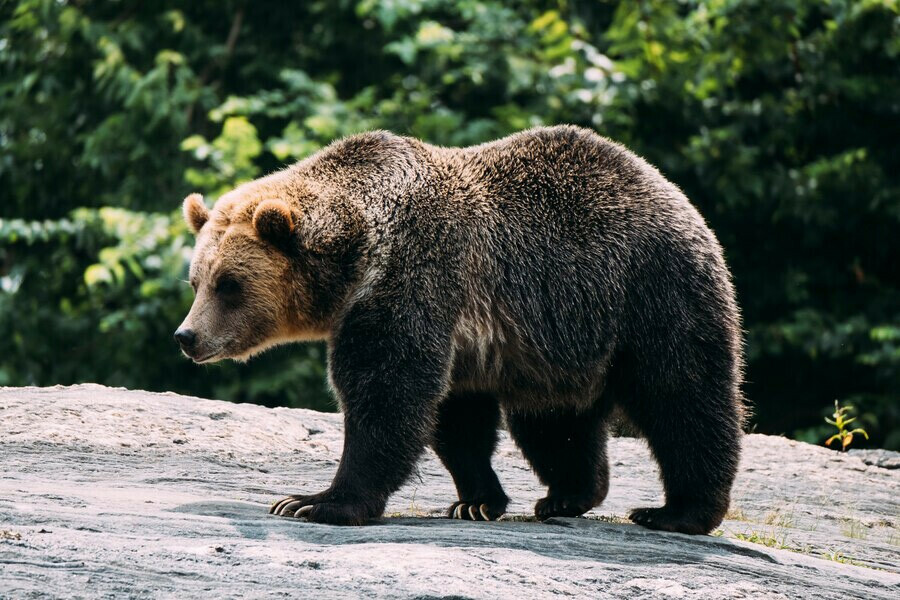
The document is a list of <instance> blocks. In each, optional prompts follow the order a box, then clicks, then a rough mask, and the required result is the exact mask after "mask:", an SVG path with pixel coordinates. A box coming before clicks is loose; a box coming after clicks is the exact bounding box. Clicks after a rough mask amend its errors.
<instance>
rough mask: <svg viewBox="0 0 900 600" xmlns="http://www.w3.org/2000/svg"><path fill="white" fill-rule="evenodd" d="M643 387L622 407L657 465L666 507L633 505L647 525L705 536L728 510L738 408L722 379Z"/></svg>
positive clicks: (638, 518) (637, 520) (737, 440)
mask: <svg viewBox="0 0 900 600" xmlns="http://www.w3.org/2000/svg"><path fill="white" fill-rule="evenodd" d="M670 383H671V382H667V383H666V385H665V388H666V389H665V390H660V389H657V390H651V389H647V388H646V387H644V386H641V387H642V388H643V389H640V388H638V390H640V391H638V390H636V392H637V393H636V394H635V395H634V396H633V397H631V398H629V399H628V400H629V401H628V402H627V404H626V405H625V406H624V408H625V412H626V413H627V414H628V416H629V418H630V419H631V421H632V422H633V423H634V424H635V425H637V427H638V428H639V429H641V431H642V432H643V434H644V437H645V438H646V439H647V443H648V444H649V446H650V449H651V451H652V452H653V455H654V457H655V458H656V461H657V462H658V463H659V468H660V476H661V478H662V482H663V486H664V488H665V492H666V504H665V506H662V507H658V508H638V509H635V510H633V511H632V512H631V514H630V518H631V520H632V521H634V522H635V523H637V524H639V525H643V526H644V527H648V528H650V529H659V530H663V531H677V532H681V533H688V534H706V533H709V532H710V531H712V530H713V529H715V528H716V527H717V526H718V525H719V524H720V523H721V522H722V519H723V518H724V516H725V512H726V511H727V510H728V504H729V498H730V493H731V485H732V483H733V481H734V477H735V473H736V471H737V465H738V454H739V450H740V435H741V432H740V410H739V408H738V405H737V401H736V400H734V399H733V395H734V392H732V391H731V389H730V386H729V385H728V384H727V383H724V384H720V385H716V383H715V382H714V381H710V380H706V381H698V382H696V383H694V384H693V385H692V384H690V383H687V382H685V381H684V380H682V382H681V386H682V387H681V389H678V388H677V387H671V386H670Z"/></svg>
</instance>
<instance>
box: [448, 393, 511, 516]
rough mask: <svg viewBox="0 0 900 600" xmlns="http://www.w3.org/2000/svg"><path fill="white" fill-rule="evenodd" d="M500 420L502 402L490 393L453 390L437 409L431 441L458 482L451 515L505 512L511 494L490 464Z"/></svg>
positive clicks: (480, 514)
mask: <svg viewBox="0 0 900 600" xmlns="http://www.w3.org/2000/svg"><path fill="white" fill-rule="evenodd" d="M499 422H500V406H499V404H498V402H497V399H496V398H495V397H493V396H491V395H489V394H480V393H461V392H458V393H451V394H450V395H449V396H447V398H446V399H444V401H443V402H442V403H441V405H440V408H439V409H438V423H437V429H436V430H435V434H434V439H433V441H432V444H431V445H432V447H433V448H434V451H435V452H436V453H437V455H438V457H439V458H440V459H441V462H443V463H444V466H445V467H447V470H448V471H450V475H451V476H452V477H453V482H454V483H455V484H456V491H457V494H458V496H459V500H458V501H457V502H454V503H453V504H452V505H451V506H450V508H449V509H448V511H447V516H448V517H450V518H451V519H468V520H472V521H493V520H495V519H497V518H498V517H500V516H501V515H502V514H503V513H504V512H506V505H507V504H508V503H509V498H507V496H506V494H505V493H504V492H503V488H502V487H501V486H500V481H499V480H498V479H497V474H496V473H495V472H494V469H493V468H492V467H491V455H492V454H493V453H494V447H495V446H496V444H497V426H498V425H499Z"/></svg>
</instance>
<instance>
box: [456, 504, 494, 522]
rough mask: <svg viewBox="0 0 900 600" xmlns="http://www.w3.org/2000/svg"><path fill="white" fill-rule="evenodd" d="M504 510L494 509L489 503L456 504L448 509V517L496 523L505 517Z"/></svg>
mask: <svg viewBox="0 0 900 600" xmlns="http://www.w3.org/2000/svg"><path fill="white" fill-rule="evenodd" d="M503 512H504V511H503V510H496V509H492V508H491V506H490V505H488V504H487V503H484V502H482V503H479V502H473V503H469V502H465V501H462V500H461V501H459V502H454V503H453V504H452V505H450V508H449V509H447V517H448V518H450V519H460V520H463V521H496V520H497V519H498V518H500V516H501V515H503Z"/></svg>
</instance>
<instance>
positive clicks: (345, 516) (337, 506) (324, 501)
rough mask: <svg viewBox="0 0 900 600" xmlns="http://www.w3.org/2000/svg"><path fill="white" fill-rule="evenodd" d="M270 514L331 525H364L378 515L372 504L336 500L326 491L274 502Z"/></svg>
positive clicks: (289, 497)
mask: <svg viewBox="0 0 900 600" xmlns="http://www.w3.org/2000/svg"><path fill="white" fill-rule="evenodd" d="M269 514H271V515H277V516H279V517H293V518H295V519H305V520H306V521H309V522H311V523H328V524H330V525H362V524H364V523H366V522H368V521H369V520H370V519H372V518H374V517H377V516H378V514H375V511H374V509H373V508H372V507H371V506H368V505H365V504H364V503H355V502H348V501H346V500H342V501H336V500H335V499H334V497H333V496H332V495H330V494H326V493H322V494H313V495H311V496H288V497H287V498H284V499H283V500H279V501H278V502H275V503H273V504H272V506H271V507H269Z"/></svg>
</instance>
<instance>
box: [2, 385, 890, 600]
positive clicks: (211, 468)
mask: <svg viewBox="0 0 900 600" xmlns="http://www.w3.org/2000/svg"><path fill="white" fill-rule="evenodd" d="M685 443H703V432H702V431H698V432H686V433H685ZM341 444H342V434H341V419H340V416H339V415H332V414H323V413H316V412H313V411H307V410H294V409H267V408H263V407H259V406H252V405H245V404H228V403H225V402H218V401H212V400H202V399H199V398H189V397H183V396H177V395H174V394H152V393H147V392H136V391H127V390H122V389H110V388H105V387H101V386H96V385H81V386H74V387H55V388H0V597H4V598H5V597H10V598H21V597H91V598H95V597H100V598H106V597H109V598H123V597H160V596H161V597H176V596H177V597H179V598H181V597H197V596H204V597H206V596H210V595H212V594H214V595H217V596H226V597H241V596H244V597H269V596H286V597H305V598H343V597H390V598H398V597H399V598H490V599H492V600H496V599H500V598H553V597H563V596H574V597H585V598H612V597H627V598H747V597H753V598H757V597H765V598H806V597H818V598H855V597H865V598H898V597H900V530H898V521H900V472H898V471H897V470H895V469H888V468H883V467H880V466H877V465H878V464H880V463H879V462H878V461H877V460H875V459H872V455H871V454H860V453H855V452H850V453H839V452H835V451H832V450H828V449H825V448H820V447H817V446H810V445H808V444H803V443H800V442H794V441H790V440H786V439H784V438H778V437H769V436H762V435H749V436H747V437H746V438H745V441H744V454H743V460H742V469H741V473H740V475H739V477H738V481H737V483H736V486H735V490H734V500H733V502H732V510H731V512H730V513H729V518H728V519H727V520H726V521H725V523H723V525H722V527H721V529H720V531H719V532H717V534H718V535H717V536H708V537H690V536H685V535H681V534H666V533H658V532H653V531H648V530H646V529H642V528H640V527H637V526H635V525H631V524H628V523H625V522H624V519H623V517H624V516H625V515H626V514H627V511H628V509H630V508H633V507H636V506H643V505H648V504H651V505H652V504H654V503H659V502H661V500H662V489H661V486H660V484H659V481H658V479H657V470H656V466H655V464H654V462H653V460H652V459H651V458H650V454H649V452H648V450H647V448H646V446H645V444H644V443H643V442H642V441H640V440H635V439H628V438H617V439H613V440H612V441H611V447H610V456H611V462H612V472H613V475H612V477H613V479H612V488H611V491H610V495H609V498H608V499H607V500H606V502H605V503H604V504H603V505H602V506H601V507H599V508H598V509H595V510H594V511H592V512H591V513H589V515H588V518H581V519H553V520H551V521H548V522H546V523H537V522H534V521H533V519H531V518H530V517H529V515H530V514H531V507H532V506H533V504H534V502H535V501H536V500H537V499H538V498H539V497H541V496H542V495H543V489H542V488H541V486H540V485H539V484H538V482H537V481H536V479H535V477H534V476H533V475H532V473H531V471H530V469H529V468H528V466H527V465H526V463H525V462H524V460H523V459H522V457H521V455H520V453H519V452H518V451H517V450H516V448H515V446H514V445H513V444H512V442H511V441H510V440H509V439H507V438H506V437H505V436H504V437H503V439H502V442H501V444H500V448H499V451H498V453H497V455H496V456H495V459H494V464H495V466H496V468H497V472H498V474H499V476H500V479H501V481H502V482H503V484H504V487H505V488H506V491H507V493H508V494H509V495H510V497H512V499H513V502H512V504H511V507H510V511H511V514H510V515H509V516H507V517H505V518H504V520H502V521H500V522H496V523H471V522H460V521H450V520H447V519H443V518H438V516H439V515H440V514H441V512H442V511H443V509H444V508H445V507H446V506H447V505H449V504H450V503H451V502H452V501H453V500H454V499H455V493H454V490H453V485H452V482H451V480H450V477H449V475H448V474H447V473H446V472H445V471H444V470H443V468H442V467H441V465H440V464H439V462H438V461H437V459H436V458H435V457H434V455H433V454H431V453H430V452H429V453H428V454H427V455H426V456H425V458H424V459H423V460H422V462H421V465H420V468H419V473H418V477H415V478H414V479H413V481H412V482H411V483H410V484H408V485H407V486H405V487H404V488H403V489H402V490H401V491H400V492H399V493H398V494H397V495H396V496H395V497H394V498H393V500H392V501H391V503H390V504H389V506H388V511H387V516H386V517H385V518H384V519H382V520H381V522H380V523H379V524H376V525H372V526H368V527H359V528H352V527H349V528H342V527H330V526H324V525H316V524H309V523H304V522H301V521H296V520H293V519H284V518H278V517H270V516H269V515H267V514H266V509H267V506H268V503H270V502H271V501H273V500H275V499H277V498H278V497H280V496H283V495H285V494H287V493H291V492H314V491H319V490H321V489H323V488H324V487H325V486H327V485H328V483H329V482H330V480H331V476H332V475H333V473H334V470H335V468H336V466H337V461H338V458H339V457H340V451H341ZM870 459H871V460H870Z"/></svg>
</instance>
